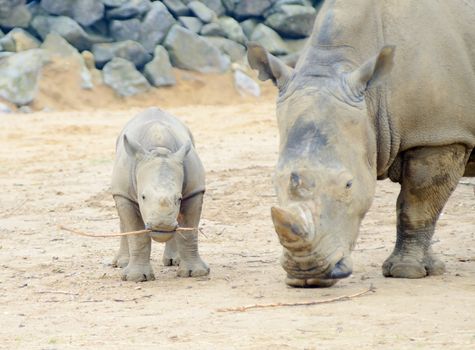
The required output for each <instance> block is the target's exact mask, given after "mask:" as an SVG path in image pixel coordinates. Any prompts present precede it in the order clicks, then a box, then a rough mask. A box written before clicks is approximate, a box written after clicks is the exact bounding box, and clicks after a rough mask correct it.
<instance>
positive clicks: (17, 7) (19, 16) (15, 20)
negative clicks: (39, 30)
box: [0, 0, 31, 28]
mask: <svg viewBox="0 0 475 350" xmlns="http://www.w3.org/2000/svg"><path fill="white" fill-rule="evenodd" d="M30 20H31V13H30V11H28V7H27V6H25V0H0V26H1V27H3V28H14V27H21V28H27V27H28V24H29V23H30Z"/></svg>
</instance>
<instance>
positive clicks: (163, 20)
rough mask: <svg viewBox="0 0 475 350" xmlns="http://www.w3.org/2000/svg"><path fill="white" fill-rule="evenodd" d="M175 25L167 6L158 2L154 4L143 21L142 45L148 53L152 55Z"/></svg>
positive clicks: (141, 30) (141, 31)
mask: <svg viewBox="0 0 475 350" xmlns="http://www.w3.org/2000/svg"><path fill="white" fill-rule="evenodd" d="M175 23H176V21H175V18H173V16H172V14H171V13H170V12H169V11H168V9H167V8H166V6H165V5H163V4H162V3H161V2H158V1H155V2H153V3H152V8H151V9H150V11H148V13H147V14H146V15H145V17H144V19H143V21H142V28H141V29H140V43H141V44H142V45H143V47H145V49H146V50H147V51H148V52H150V53H152V52H153V51H154V50H155V47H156V46H157V45H158V44H161V43H162V42H163V39H165V37H166V36H167V34H168V31H169V30H170V28H171V27H172V26H173V25H174V24H175Z"/></svg>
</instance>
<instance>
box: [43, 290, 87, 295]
mask: <svg viewBox="0 0 475 350" xmlns="http://www.w3.org/2000/svg"><path fill="white" fill-rule="evenodd" d="M35 293H36V294H65V295H79V293H71V292H64V291H62V290H40V291H37V292H35Z"/></svg>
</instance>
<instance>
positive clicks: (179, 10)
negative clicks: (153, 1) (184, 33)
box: [162, 0, 190, 17]
mask: <svg viewBox="0 0 475 350" xmlns="http://www.w3.org/2000/svg"><path fill="white" fill-rule="evenodd" d="M162 2H163V3H164V4H165V6H166V7H167V8H168V10H169V11H170V12H171V13H172V14H173V15H174V16H175V17H179V16H188V15H189V14H190V9H189V8H188V7H187V6H186V5H185V4H184V3H183V2H181V1H180V0H163V1H162Z"/></svg>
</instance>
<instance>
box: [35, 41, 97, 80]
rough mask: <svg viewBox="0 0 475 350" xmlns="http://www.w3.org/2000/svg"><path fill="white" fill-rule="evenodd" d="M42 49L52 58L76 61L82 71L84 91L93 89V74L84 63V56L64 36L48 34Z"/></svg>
mask: <svg viewBox="0 0 475 350" xmlns="http://www.w3.org/2000/svg"><path fill="white" fill-rule="evenodd" d="M41 48H42V49H43V50H44V51H45V52H46V53H47V54H49V55H50V57H52V58H54V57H61V58H68V59H71V60H72V61H74V62H75V63H76V64H77V65H78V67H79V70H80V76H81V87H82V88H83V89H92V88H93V83H92V77H91V73H90V72H89V69H88V67H87V65H86V63H85V61H84V58H83V56H82V55H81V54H80V53H79V51H78V50H77V49H76V48H75V47H73V46H72V45H70V44H69V43H68V42H67V41H66V40H65V39H64V38H63V37H62V36H60V35H59V34H56V33H50V34H48V36H47V37H46V39H45V41H44V42H43V44H41ZM85 52H86V51H85ZM87 52H88V51H87Z"/></svg>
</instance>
